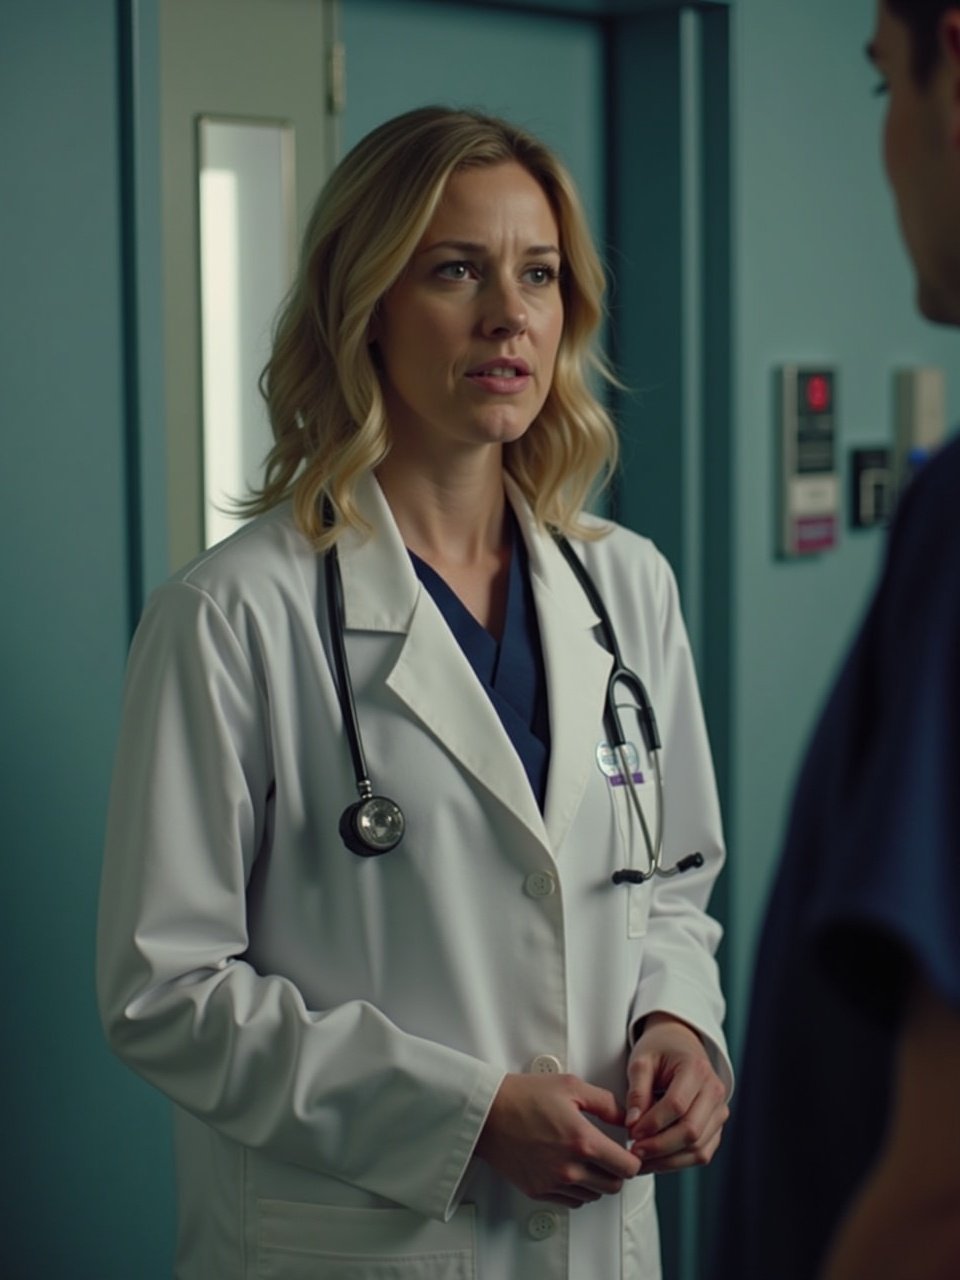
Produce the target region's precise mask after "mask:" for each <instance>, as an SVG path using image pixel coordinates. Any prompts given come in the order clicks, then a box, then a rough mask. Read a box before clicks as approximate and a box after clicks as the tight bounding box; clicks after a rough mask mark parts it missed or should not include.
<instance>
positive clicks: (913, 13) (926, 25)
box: [884, 0, 960, 85]
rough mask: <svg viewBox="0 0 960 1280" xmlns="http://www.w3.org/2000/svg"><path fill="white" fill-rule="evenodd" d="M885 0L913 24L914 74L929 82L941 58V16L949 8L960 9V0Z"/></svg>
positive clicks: (909, 24) (918, 80) (902, 17)
mask: <svg viewBox="0 0 960 1280" xmlns="http://www.w3.org/2000/svg"><path fill="white" fill-rule="evenodd" d="M884 3H885V4H886V6H887V8H888V9H889V10H890V12H891V13H892V14H895V15H896V16H897V17H898V18H899V19H900V21H901V22H903V23H905V24H906V25H907V26H908V27H909V28H910V35H911V37H912V40H913V74H914V76H915V77H916V79H917V82H918V83H919V84H920V85H925V84H926V83H927V82H928V81H929V79H930V77H931V75H932V74H933V69H934V67H935V66H936V65H937V62H938V61H939V59H940V42H939V38H938V33H939V29H940V19H941V18H942V17H943V15H944V14H945V13H946V12H947V10H948V9H960V0H884Z"/></svg>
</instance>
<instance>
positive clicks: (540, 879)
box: [523, 871, 557, 898]
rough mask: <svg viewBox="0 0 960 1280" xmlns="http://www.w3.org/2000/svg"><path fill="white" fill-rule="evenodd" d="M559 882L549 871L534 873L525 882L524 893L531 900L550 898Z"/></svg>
mask: <svg viewBox="0 0 960 1280" xmlns="http://www.w3.org/2000/svg"><path fill="white" fill-rule="evenodd" d="M556 887H557V882H556V880H555V879H554V878H553V876H552V875H551V874H550V872H549V871H532V872H531V873H530V875H528V876H527V878H526V880H524V882H523V888H524V892H526V893H528V894H529V895H530V897H531V898H549V897H550V895H551V893H553V892H554V890H555V889H556Z"/></svg>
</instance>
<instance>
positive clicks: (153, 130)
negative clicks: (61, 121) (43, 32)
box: [117, 0, 170, 632]
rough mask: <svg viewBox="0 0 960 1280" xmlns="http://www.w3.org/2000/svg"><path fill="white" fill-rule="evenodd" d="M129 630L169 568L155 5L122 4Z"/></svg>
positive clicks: (154, 1)
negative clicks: (145, 601)
mask: <svg viewBox="0 0 960 1280" xmlns="http://www.w3.org/2000/svg"><path fill="white" fill-rule="evenodd" d="M117 20H118V26H119V42H118V43H119V56H120V75H119V83H120V98H121V101H120V119H121V125H120V130H121V152H120V165H121V199H122V226H123V233H122V234H123V246H122V252H123V341H124V353H123V360H124V395H125V414H124V416H125V446H126V475H127V525H128V538H129V551H128V556H129V575H128V577H129V613H130V629H131V632H132V630H133V627H134V626H135V625H136V622H137V619H138V618H139V616H140V613H141V611H142V609H143V603H144V600H145V598H146V596H147V595H148V594H149V592H150V591H151V590H152V588H153V587H155V586H156V585H158V584H159V583H160V582H162V581H163V580H164V579H165V578H166V577H167V575H168V574H169V571H170V564H169V555H168V552H167V545H168V539H167V514H166V513H167V492H166V490H167V480H166V444H165V435H164V391H163V360H164V344H163V251H162V239H161V221H160V211H161V192H160V184H161V170H160V73H159V68H160V54H159V5H158V0H118V4H117Z"/></svg>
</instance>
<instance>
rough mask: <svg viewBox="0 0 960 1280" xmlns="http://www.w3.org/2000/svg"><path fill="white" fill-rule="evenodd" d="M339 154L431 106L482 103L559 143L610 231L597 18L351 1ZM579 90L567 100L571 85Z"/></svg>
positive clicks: (416, 1)
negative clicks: (380, 127) (404, 114)
mask: <svg viewBox="0 0 960 1280" xmlns="http://www.w3.org/2000/svg"><path fill="white" fill-rule="evenodd" d="M342 35H343V39H344V43H345V44H346V49H347V107H346V111H345V113H344V120H343V131H342V133H343V149H344V150H346V149H347V148H349V147H351V146H352V145H353V144H354V143H355V142H357V141H359V139H360V138H362V137H363V135H364V134H365V133H368V132H369V131H370V130H371V129H372V128H373V127H374V126H375V125H377V124H380V123H381V121H383V120H386V119H389V118H390V117H391V116H394V115H398V114H399V113H400V112H401V111H407V110H410V109H411V108H412V107H418V106H423V105H425V104H427V103H434V102H441V103H445V104H446V105H449V106H463V107H476V108H479V109H480V110H484V111H488V112H492V113H493V114H495V115H503V116H506V117H507V118H508V119H510V120H512V121H513V122H514V123H516V124H520V125H524V126H525V127H526V128H528V129H531V130H532V131H533V132H534V133H536V134H538V135H539V136H540V137H542V138H543V139H544V140H545V141H546V142H548V143H549V144H550V145H551V146H553V147H555V148H556V149H557V151H558V152H559V153H560V155H561V156H562V157H563V158H564V160H565V161H566V163H567V164H568V166H569V167H570V169H571V171H572V172H573V174H574V177H575V179H576V181H577V184H578V187H579V189H580V192H581V195H582V196H583V200H584V204H585V205H586V208H587V213H588V216H589V217H590V219H591V223H592V225H593V227H594V228H595V230H596V233H597V234H598V235H602V228H603V225H604V185H605V168H606V167H605V163H604V154H603V147H602V137H603V124H604V105H605V100H604V62H603V59H604V52H603V39H602V33H601V31H600V29H599V27H598V24H597V23H596V22H590V21H583V20H581V19H577V18H574V17H567V16H561V17H554V16H550V17H544V16H542V15H534V14H529V13H522V12H517V13H510V12H498V13H495V14H493V13H491V12H489V11H485V10H484V9H482V8H479V7H471V6H470V5H469V4H459V3H453V2H452V0H451V2H445V3H443V4H438V3H436V2H435V0H346V3H345V4H344V5H343V28H342ZM571 85H576V93H575V94H571V92H570V86H571Z"/></svg>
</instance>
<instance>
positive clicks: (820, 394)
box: [806, 373, 830, 413]
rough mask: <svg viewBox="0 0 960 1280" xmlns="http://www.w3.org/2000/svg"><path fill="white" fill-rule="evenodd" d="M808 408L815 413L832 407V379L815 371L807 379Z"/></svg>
mask: <svg viewBox="0 0 960 1280" xmlns="http://www.w3.org/2000/svg"><path fill="white" fill-rule="evenodd" d="M806 395H807V408H808V409H811V410H812V411H813V412H814V413H823V411H824V410H825V409H829V408H830V379H829V378H825V377H824V376H823V375H822V374H820V373H815V374H814V375H813V377H812V378H808V379H807V387H806Z"/></svg>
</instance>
